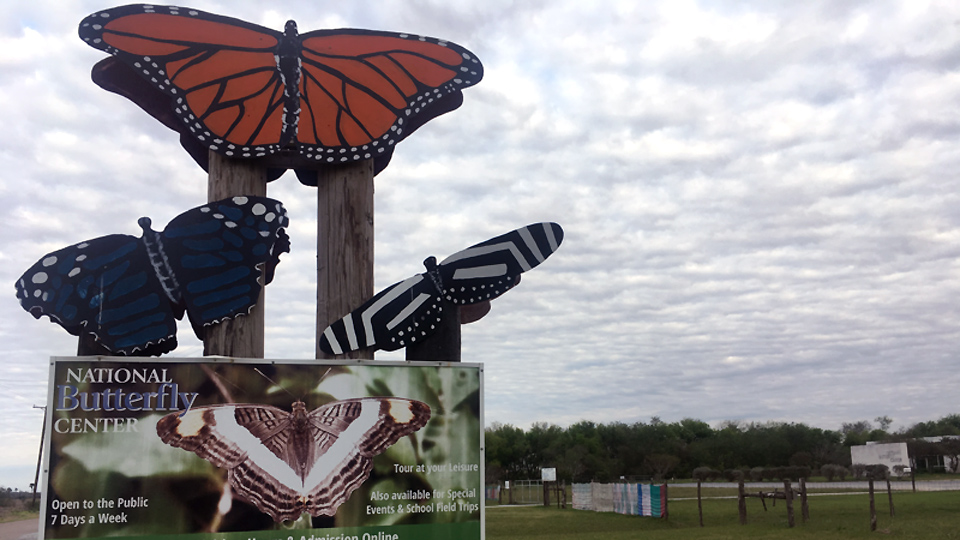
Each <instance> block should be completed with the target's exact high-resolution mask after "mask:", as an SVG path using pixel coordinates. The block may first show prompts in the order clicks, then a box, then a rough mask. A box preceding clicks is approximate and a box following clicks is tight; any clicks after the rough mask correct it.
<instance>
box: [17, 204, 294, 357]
mask: <svg viewBox="0 0 960 540" xmlns="http://www.w3.org/2000/svg"><path fill="white" fill-rule="evenodd" d="M286 224H287V218H286V213H285V212H284V210H283V207H282V206H281V205H280V203H279V202H277V201H275V200H272V199H267V198H264V197H235V198H233V199H225V200H223V201H217V202H215V203H210V204H207V205H204V206H201V207H198V208H194V209H192V210H190V211H187V212H185V213H183V214H181V215H180V216H177V217H176V218H175V219H174V220H173V221H171V222H170V224H169V225H168V226H167V227H166V228H165V229H164V231H163V232H162V233H157V232H156V231H153V230H152V229H150V220H148V219H146V218H144V219H141V220H140V226H141V227H142V228H143V237H142V238H136V237H134V236H128V235H119V234H118V235H110V236H104V237H100V238H95V239H93V240H88V241H85V242H80V243H79V244H75V245H72V246H69V247H66V248H64V249H61V250H58V251H55V252H53V253H48V254H47V255H45V256H44V257H43V258H41V259H40V260H39V261H37V262H36V263H35V264H34V265H33V266H31V267H30V268H29V269H28V270H27V271H26V272H25V273H24V274H23V276H21V277H20V279H19V280H17V283H16V289H17V298H19V299H20V304H21V305H22V306H23V308H24V309H25V310H27V311H28V312H29V313H31V314H32V315H33V316H34V317H36V318H38V319H39V318H40V317H41V316H43V315H46V316H48V317H49V318H50V319H51V320H52V321H54V322H56V323H58V324H60V325H61V326H62V327H63V328H64V329H65V330H67V332H69V333H71V334H73V335H76V336H79V335H81V332H86V333H89V334H92V335H93V336H94V337H95V338H96V340H97V342H99V343H100V344H101V345H102V346H103V347H105V348H106V349H107V350H108V351H110V352H111V353H112V354H118V355H137V356H153V355H160V354H163V353H166V352H170V351H172V350H173V349H174V348H176V346H177V340H176V332H177V327H176V319H179V318H182V316H183V313H184V310H186V311H187V312H188V313H189V315H190V320H191V323H192V324H193V326H194V329H195V330H196V331H197V334H198V336H200V328H202V327H203V326H205V325H209V324H213V323H216V322H219V321H222V320H223V319H226V318H232V317H236V316H238V315H245V314H246V313H248V312H249V310H250V308H251V307H252V306H253V305H254V304H255V303H256V302H257V300H258V299H259V296H260V287H261V284H262V283H266V282H268V281H269V278H270V277H272V272H273V267H275V266H276V264H277V263H278V262H279V255H280V253H281V252H284V251H287V249H288V246H289V242H288V241H287V240H286V235H285V232H284V229H283V228H284V227H285V226H286Z"/></svg>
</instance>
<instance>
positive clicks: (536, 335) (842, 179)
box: [0, 0, 960, 487]
mask: <svg viewBox="0 0 960 540" xmlns="http://www.w3.org/2000/svg"><path fill="white" fill-rule="evenodd" d="M191 5H192V6H193V7H197V8H199V9H204V10H208V11H212V12H216V13H223V14H229V15H232V16H236V17H239V18H243V19H246V20H250V21H255V22H259V23H260V24H266V25H269V26H271V27H273V28H276V29H279V28H281V27H282V24H283V21H285V20H286V19H287V18H291V17H292V18H295V19H296V20H297V21H298V23H299V25H300V29H301V31H309V30H312V29H315V28H323V27H343V26H350V27H365V28H374V29H390V30H398V31H400V30H402V31H408V32H413V33H421V34H425V35H431V36H436V37H442V38H445V39H450V40H452V41H455V42H457V43H460V44H461V45H464V46H466V47H467V48H469V49H471V50H472V51H474V52H475V53H477V54H478V55H479V56H480V58H481V60H483V62H484V67H485V78H484V80H483V81H482V82H481V83H480V84H479V85H477V86H476V87H475V88H471V89H468V90H467V91H466V92H465V93H464V98H465V100H464V105H463V106H462V107H461V108H460V109H458V110H457V111H455V112H453V113H451V114H448V115H445V116H442V117H440V118H438V119H436V120H434V121H432V122H431V123H430V124H429V125H428V126H426V127H424V128H423V129H422V130H420V131H419V132H418V133H417V134H416V135H414V136H412V137H411V138H410V139H408V140H406V141H404V142H402V143H401V144H400V145H399V146H398V149H397V152H396V155H395V158H394V161H393V163H392V164H391V165H390V167H389V168H388V169H387V170H386V171H385V172H383V173H382V174H381V175H379V176H378V177H377V180H376V202H375V205H376V217H375V225H376V242H377V243H376V282H377V288H378V289H380V288H383V287H386V286H387V285H390V284H391V283H394V282H396V281H400V280H402V279H404V278H406V277H409V276H410V275H413V274H415V273H418V272H420V271H422V266H421V261H422V260H423V259H424V258H425V257H426V256H428V255H436V256H438V257H444V256H446V255H449V254H451V253H453V252H455V251H457V250H460V249H463V248H465V247H467V246H469V245H471V244H473V243H476V242H480V241H483V240H485V239H487V238H490V237H492V236H495V235H497V234H502V233H503V232H506V231H508V230H511V229H514V228H516V227H519V226H522V225H526V224H528V223H532V222H536V221H544V220H549V221H557V222H559V223H561V224H562V225H563V227H564V229H565V231H566V237H565V241H564V244H563V246H562V247H561V248H560V250H559V251H558V252H557V253H556V254H555V255H554V256H553V257H552V258H551V259H549V260H548V261H547V262H546V263H545V264H544V265H543V266H542V267H540V268H538V269H536V270H534V271H533V272H531V273H530V274H529V275H528V276H525V277H524V279H523V283H522V284H521V285H520V286H519V287H518V288H517V290H516V291H513V292H511V293H509V294H507V295H505V296H504V297H502V298H500V299H498V300H497V301H496V302H494V305H493V311H492V312H491V313H490V315H488V316H487V317H486V318H485V319H483V320H482V321H480V322H478V323H475V324H472V325H468V326H465V327H464V329H463V343H464V350H463V357H464V359H465V360H468V361H478V362H484V363H485V365H486V369H485V375H486V379H485V382H486V420H487V422H488V423H490V422H495V421H496V422H506V423H513V424H517V425H520V426H524V427H525V426H528V425H529V424H530V423H531V422H534V421H547V422H554V423H560V424H568V423H571V422H576V421H578V420H581V419H589V420H593V421H598V422H608V421H636V420H646V419H648V418H649V417H651V416H660V417H661V418H663V419H665V420H670V421H672V420H678V419H681V418H684V417H693V418H699V419H702V420H705V421H707V422H711V423H719V422H720V421H722V420H727V419H738V420H748V421H751V420H757V421H766V420H786V421H799V422H807V423H809V424H812V425H817V426H820V427H824V428H828V429H837V428H839V426H840V423H841V422H844V421H854V420H859V419H871V418H874V417H876V416H880V415H889V416H890V417H892V418H893V419H894V422H895V423H894V426H895V427H898V426H906V425H909V424H911V423H913V422H917V421H923V420H930V419H935V418H937V417H938V416H941V415H945V414H950V413H955V412H957V411H956V409H955V396H954V394H955V389H956V387H957V385H958V382H960V380H958V376H957V375H956V367H955V366H956V353H955V351H956V346H955V344H956V343H957V341H958V337H960V336H958V330H957V329H958V323H960V308H958V307H957V303H956V302H955V298H956V297H957V293H958V292H960V280H958V277H957V266H958V264H957V261H958V258H957V256H958V245H960V244H958V242H960V217H958V211H957V210H956V209H957V208H958V204H957V202H958V201H957V198H958V196H957V182H956V171H957V170H958V165H960V155H958V150H957V145H956V139H957V137H956V135H957V133H958V120H957V118H958V115H957V103H960V99H958V97H960V82H958V81H960V78H958V71H957V70H958V63H960V54H958V52H957V51H958V50H960V47H958V40H960V38H958V36H957V34H956V30H955V29H956V21H958V20H960V8H956V7H954V6H951V5H947V4H943V5H928V6H923V7H918V6H919V5H918V4H915V3H909V2H895V1H885V2H842V3H838V2H831V1H823V2H805V3H795V2H778V3H764V4H762V5H743V4H740V3H728V2H700V3H697V2H664V3H661V4H638V3H629V2H628V3H624V4H621V5H615V4H612V3H611V4H589V5H588V4H582V3H581V4H577V3H569V2H523V3H519V4H518V3H515V2H453V3H451V2H430V1H426V0H424V1H420V2H416V3H412V4H411V3H403V4H397V5H388V6H382V5H380V4H374V3H366V2H352V3H348V4H345V5H338V6H331V5H318V4H315V3H309V2H292V3H287V4H284V5H283V6H282V7H277V6H274V7H272V8H271V9H270V10H267V11H264V10H263V8H262V5H261V4H260V3H257V2H250V1H240V2H230V3H224V2H213V1H202V0H201V1H197V2H192V4H191ZM102 7H104V6H103V5H101V4H97V3H93V2H87V1H84V2H78V3H74V4H71V5H70V6H68V7H64V6H61V5H60V4H56V5H54V4H53V3H51V2H48V1H38V2H34V3H31V4H22V3H20V4H19V5H11V6H6V5H5V6H3V7H0V20H2V21H5V22H4V23H3V24H2V25H0V40H2V41H0V43H2V44H3V47H2V49H3V50H4V51H5V52H3V53H0V66H2V68H3V69H0V102H3V103H4V104H5V105H6V107H5V115H4V130H3V131H2V132H0V164H2V167H0V170H2V171H4V172H3V174H2V175H0V195H2V196H3V200H4V201H7V205H8V206H7V212H5V213H4V215H3V216H2V217H0V224H2V232H0V239H2V243H0V259H2V260H3V263H4V264H3V265H2V267H0V280H5V281H6V283H8V284H12V283H13V282H14V280H15V279H16V278H17V277H18V276H19V275H20V274H21V273H22V272H23V271H24V270H26V268H28V267H29V266H30V265H31V264H32V263H33V262H34V261H36V260H37V259H38V258H39V257H40V256H42V255H43V254H44V253H46V252H49V251H52V250H55V249H58V248H60V247H63V246H66V245H69V244H72V243H75V242H78V241H81V240H84V239H87V238H92V237H96V236H101V235H105V234H111V233H126V234H138V229H137V227H136V220H137V218H138V217H140V216H142V215H148V216H150V217H151V218H152V219H153V220H154V224H155V227H160V226H162V224H165V223H166V222H167V221H169V220H170V219H172V218H173V217H174V216H176V215H177V214H179V213H180V212H182V211H184V210H186V209H187V208H190V207H193V206H196V205H198V204H200V203H202V202H203V201H204V199H205V191H206V179H205V178H206V177H205V174H204V173H203V172H202V171H201V170H199V168H197V167H196V166H195V165H194V164H193V162H192V161H191V160H190V159H189V158H188V157H187V156H186V154H185V153H184V152H183V151H182V150H181V149H180V147H179V144H178V143H177V140H176V136H175V135H174V134H173V133H172V132H170V131H169V130H167V129H166V128H164V127H162V126H160V125H159V124H157V123H156V122H154V121H153V120H151V119H149V118H148V117H147V116H146V115H145V114H144V113H143V112H141V111H140V110H139V109H137V108H136V107H135V106H133V105H131V104H129V103H128V102H126V101H125V100H124V99H123V98H120V97H117V96H114V95H112V94H108V93H106V92H104V91H102V90H100V89H99V88H97V87H96V86H95V85H94V84H93V83H92V82H90V79H89V69H90V66H92V64H93V63H95V62H96V61H97V60H99V59H100V58H102V54H101V53H99V52H98V51H95V50H93V49H91V48H90V47H87V46H86V45H84V44H83V43H82V42H81V41H80V40H79V39H78V38H77V37H76V25H77V23H78V22H79V21H80V19H82V18H83V17H84V16H85V15H87V14H88V13H91V12H93V11H95V10H96V9H99V8H102ZM268 194H269V195H270V196H272V197H276V198H278V199H280V200H282V201H283V202H284V204H285V205H286V207H287V208H288V211H289V213H290V217H291V221H292V225H291V230H290V235H291V239H292V242H293V251H292V252H291V253H289V254H287V255H285V256H284V257H283V262H282V264H281V265H280V267H279V268H278V272H277V278H276V281H275V282H274V283H273V284H272V285H270V287H269V288H268V290H267V299H268V300H267V355H268V357H272V358H310V357H312V355H313V336H314V331H315V330H314V326H315V320H314V319H315V314H314V312H315V308H314V304H313V301H312V300H311V297H312V295H313V294H314V291H315V286H316V285H315V283H316V278H315V261H316V259H315V256H316V254H315V251H314V250H315V243H316V239H315V234H316V231H315V228H316V221H315V219H316V193H315V192H314V191H313V190H312V189H311V188H307V187H305V186H302V185H300V184H299V183H298V182H296V180H295V179H294V178H293V175H292V174H290V173H288V174H287V175H285V176H284V177H282V178H280V179H279V180H277V181H275V182H273V183H271V184H270V185H269V187H268ZM0 318H2V321H3V324H2V325H0V336H2V337H3V343H4V345H5V347H4V351H3V352H0V355H2V356H3V358H2V361H3V362H4V364H5V366H7V371H6V373H7V377H4V378H2V380H0V407H2V408H3V410H4V411H5V412H6V414H5V417H4V420H3V424H2V425H0V434H2V435H3V436H4V437H5V440H11V441H14V443H13V445H12V446H11V450H10V452H9V459H10V461H11V462H12V463H14V464H22V465H23V466H24V467H25V468H26V469H30V468H31V467H32V465H31V464H32V463H34V460H35V452H36V446H37V444H38V436H39V431H38V429H39V421H40V418H39V415H38V413H37V411H36V410H34V409H32V405H33V404H41V403H43V402H44V400H45V396H46V390H47V382H46V377H47V361H46V359H47V358H48V357H49V356H51V355H71V354H73V352H74V351H75V347H76V345H75V343H76V342H75V340H74V339H73V338H71V337H70V336H68V335H66V333H64V332H62V331H61V330H60V329H59V328H58V327H56V326H55V325H52V324H49V323H47V322H46V321H45V320H42V321H34V320H33V319H32V317H30V316H29V315H28V314H26V313H25V312H23V311H22V310H21V309H20V308H19V306H17V305H16V300H15V298H14V296H13V290H12V287H11V288H10V289H9V296H8V301H7V302H5V303H3V302H0ZM180 338H181V339H180V341H181V348H180V349H178V350H177V352H176V354H177V355H179V356H198V355H200V354H201V345H200V343H199V342H198V341H197V340H196V339H195V338H194V337H193V336H192V331H191V330H190V328H189V325H184V327H183V328H182V329H181V332H180ZM378 358H384V359H397V358H402V353H400V354H397V353H392V354H385V355H382V356H378ZM17 485H20V487H25V484H22V485H21V484H17Z"/></svg>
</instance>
